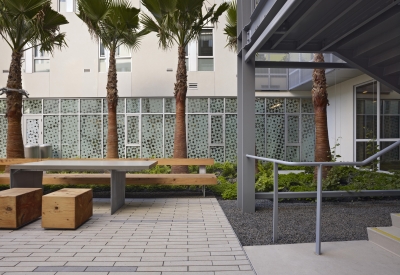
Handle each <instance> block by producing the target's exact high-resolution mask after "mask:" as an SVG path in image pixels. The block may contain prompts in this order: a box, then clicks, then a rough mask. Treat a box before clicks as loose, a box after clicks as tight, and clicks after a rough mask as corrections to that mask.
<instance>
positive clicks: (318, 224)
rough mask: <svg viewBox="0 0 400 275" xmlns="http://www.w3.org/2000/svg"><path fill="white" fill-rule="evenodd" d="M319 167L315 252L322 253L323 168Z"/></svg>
mask: <svg viewBox="0 0 400 275" xmlns="http://www.w3.org/2000/svg"><path fill="white" fill-rule="evenodd" d="M317 167H318V176H317V221H316V230H315V232H316V236H315V254H317V255H321V205H322V168H323V166H322V165H321V164H320V165H318V166H317Z"/></svg>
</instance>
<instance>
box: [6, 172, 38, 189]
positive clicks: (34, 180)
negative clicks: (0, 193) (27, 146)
mask: <svg viewBox="0 0 400 275" xmlns="http://www.w3.org/2000/svg"><path fill="white" fill-rule="evenodd" d="M42 182H43V171H26V170H18V169H10V188H42V187H43V185H42Z"/></svg>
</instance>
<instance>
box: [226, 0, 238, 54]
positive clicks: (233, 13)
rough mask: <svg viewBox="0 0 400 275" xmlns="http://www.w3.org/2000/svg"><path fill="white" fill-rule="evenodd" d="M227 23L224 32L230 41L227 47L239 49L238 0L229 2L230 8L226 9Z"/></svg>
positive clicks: (233, 49) (234, 49)
mask: <svg viewBox="0 0 400 275" xmlns="http://www.w3.org/2000/svg"><path fill="white" fill-rule="evenodd" d="M225 18H226V22H227V23H226V24H225V28H224V34H225V35H226V39H227V40H228V43H227V44H226V46H225V47H228V48H229V49H230V50H232V51H235V52H236V51H237V3H236V0H232V2H230V3H229V8H228V10H227V11H226V16H225Z"/></svg>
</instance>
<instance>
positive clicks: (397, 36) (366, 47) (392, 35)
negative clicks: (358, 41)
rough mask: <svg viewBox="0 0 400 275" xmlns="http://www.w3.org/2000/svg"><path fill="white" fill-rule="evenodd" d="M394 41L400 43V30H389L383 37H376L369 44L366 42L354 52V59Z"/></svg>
mask: <svg viewBox="0 0 400 275" xmlns="http://www.w3.org/2000/svg"><path fill="white" fill-rule="evenodd" d="M392 40H399V41H400V31H399V28H396V27H395V28H393V29H391V30H389V31H388V32H386V33H383V34H382V35H380V36H378V37H375V38H374V39H372V40H370V41H369V42H366V43H364V44H362V45H360V46H359V47H358V48H357V49H356V50H355V51H354V53H353V54H354V57H359V56H361V55H363V54H365V53H367V52H369V51H371V50H373V49H375V48H377V47H380V46H382V45H385V44H386V43H388V42H390V41H392Z"/></svg>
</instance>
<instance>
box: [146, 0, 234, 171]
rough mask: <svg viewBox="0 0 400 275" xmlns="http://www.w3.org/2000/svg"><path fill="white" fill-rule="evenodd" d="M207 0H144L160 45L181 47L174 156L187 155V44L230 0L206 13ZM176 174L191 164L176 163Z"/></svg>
mask: <svg viewBox="0 0 400 275" xmlns="http://www.w3.org/2000/svg"><path fill="white" fill-rule="evenodd" d="M204 2H206V0H142V4H143V5H144V6H145V7H146V8H147V10H148V11H149V12H150V13H151V14H152V16H153V17H150V15H148V14H143V15H142V19H141V22H142V24H143V25H144V27H145V29H146V30H148V31H149V32H155V33H156V35H157V37H158V39H159V40H158V43H159V46H160V47H161V48H162V49H164V50H167V49H170V48H171V47H172V46H173V45H177V46H178V67H177V71H176V83H175V87H174V96H175V101H176V120H175V121H176V122H175V137H174V158H186V157H187V146H186V123H185V112H186V110H185V109H186V106H185V101H186V94H187V71H186V64H185V56H186V54H185V47H186V46H187V45H188V43H189V42H190V41H192V40H195V39H197V38H198V37H199V35H200V33H201V31H202V29H203V27H204V26H206V25H207V24H209V23H212V24H214V23H216V22H218V18H219V17H220V16H221V14H222V13H223V12H224V11H225V10H226V9H227V8H228V4H227V3H223V4H221V5H220V6H218V7H217V6H216V5H213V6H211V7H209V8H207V9H206V12H205V13H204V14H203V7H204V8H205V6H204V4H205V3H204ZM172 172H173V173H187V172H188V168H187V166H173V167H172Z"/></svg>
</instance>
